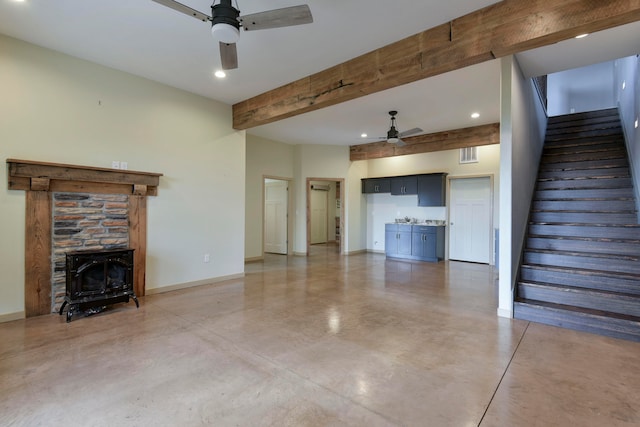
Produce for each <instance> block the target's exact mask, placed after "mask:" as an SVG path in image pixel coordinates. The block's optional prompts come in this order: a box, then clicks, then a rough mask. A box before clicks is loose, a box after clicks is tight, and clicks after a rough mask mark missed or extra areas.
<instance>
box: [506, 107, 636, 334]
mask: <svg viewBox="0 0 640 427" xmlns="http://www.w3.org/2000/svg"><path fill="white" fill-rule="evenodd" d="M514 317H516V318H518V319H525V320H530V321H534V322H540V323H546V324H549V325H555V326H560V327H564V328H569V329H577V330H581V331H586V332H592V333H597V334H601V335H607V336H612V337H617V338H623V339H628V340H633V341H640V226H639V225H638V220H637V215H636V205H635V196H634V192H633V183H632V180H631V175H630V172H629V163H628V159H627V150H626V147H625V144H624V136H623V133H622V127H621V123H620V118H619V116H618V112H617V110H616V109H610V110H603V111H594V112H588V113H580V114H571V115H566V116H558V117H552V118H550V119H549V123H548V127H547V134H546V140H545V145H544V151H543V154H542V159H541V162H540V169H539V171H538V180H537V186H536V192H535V195H534V200H533V203H532V209H531V214H530V222H529V228H528V234H527V238H526V242H525V248H524V251H523V260H522V265H521V267H520V274H519V281H518V284H517V288H516V298H515V303H514Z"/></svg>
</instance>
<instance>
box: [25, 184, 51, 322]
mask: <svg viewBox="0 0 640 427" xmlns="http://www.w3.org/2000/svg"><path fill="white" fill-rule="evenodd" d="M26 205H27V209H26V227H25V231H26V233H25V247H24V249H25V250H24V253H25V260H24V261H25V263H24V267H25V272H24V273H25V274H24V278H25V293H24V305H25V314H26V316H27V317H30V316H39V315H41V314H49V313H51V193H49V192H45V191H27V203H26Z"/></svg>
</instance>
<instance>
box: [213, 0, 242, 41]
mask: <svg viewBox="0 0 640 427" xmlns="http://www.w3.org/2000/svg"><path fill="white" fill-rule="evenodd" d="M211 14H212V15H213V17H212V18H211V34H213V38H214V39H216V41H219V42H221V43H227V44H233V43H236V42H237V41H238V40H239V39H240V21H239V20H238V17H239V16H240V11H239V10H238V9H236V8H235V7H233V6H232V5H231V0H221V1H220V3H219V4H214V5H212V6H211Z"/></svg>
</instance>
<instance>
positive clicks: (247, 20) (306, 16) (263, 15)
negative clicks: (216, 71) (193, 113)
mask: <svg viewBox="0 0 640 427" xmlns="http://www.w3.org/2000/svg"><path fill="white" fill-rule="evenodd" d="M152 1H154V2H156V3H160V4H161V5H163V6H166V7H169V8H171V9H173V10H177V11H178V12H182V13H184V14H185V15H189V16H192V17H194V18H196V19H198V20H200V21H203V22H211V33H212V34H213V37H214V38H215V39H216V40H217V41H218V42H219V45H220V60H221V62H222V69H223V70H232V69H234V68H238V53H237V51H236V42H237V41H238V39H239V38H240V27H243V28H244V29H245V31H254V30H266V29H270V28H280V27H290V26H293V25H301V24H310V23H312V22H313V17H312V16H311V10H310V9H309V6H308V5H306V4H303V5H299V6H291V7H284V8H282V9H272V10H267V11H264V12H258V13H252V14H249V15H244V16H240V10H238V9H237V6H238V2H237V1H236V7H233V6H232V5H231V0H220V2H219V3H218V4H216V3H215V0H214V2H213V4H212V5H211V15H212V16H209V15H207V14H205V13H202V12H200V11H197V10H195V9H192V8H190V7H189V6H186V5H184V4H182V3H178V2H177V1H174V0H152Z"/></svg>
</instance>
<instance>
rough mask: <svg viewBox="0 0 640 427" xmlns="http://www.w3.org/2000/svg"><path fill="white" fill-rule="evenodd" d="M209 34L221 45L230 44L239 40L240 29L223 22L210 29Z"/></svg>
mask: <svg viewBox="0 0 640 427" xmlns="http://www.w3.org/2000/svg"><path fill="white" fill-rule="evenodd" d="M211 34H213V38H214V39H216V41H219V42H221V43H227V44H232V43H236V42H237V41H238V40H239V39H240V29H239V28H236V27H235V26H233V25H231V24H227V23H224V22H221V23H219V24H215V25H214V26H213V27H211Z"/></svg>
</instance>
